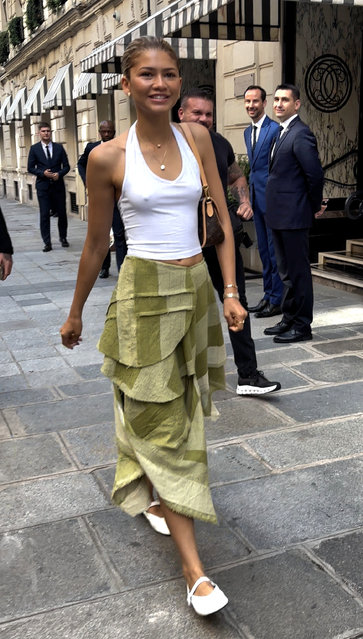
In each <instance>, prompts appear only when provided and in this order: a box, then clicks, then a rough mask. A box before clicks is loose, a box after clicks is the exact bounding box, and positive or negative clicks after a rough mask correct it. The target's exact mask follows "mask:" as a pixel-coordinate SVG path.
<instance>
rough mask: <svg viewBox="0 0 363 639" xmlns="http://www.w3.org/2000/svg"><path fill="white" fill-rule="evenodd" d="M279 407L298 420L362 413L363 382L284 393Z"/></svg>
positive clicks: (313, 419) (314, 419) (307, 420)
mask: <svg viewBox="0 0 363 639" xmlns="http://www.w3.org/2000/svg"><path fill="white" fill-rule="evenodd" d="M279 408H280V410H282V411H283V412H284V413H285V414H286V415H288V416H289V417H291V418H292V419H294V420H296V421H297V422H310V421H317V420H320V419H330V418H331V417H340V416H342V415H353V414H354V413H361V412H363V392H362V382H352V383H350V384H335V385H334V386H331V387H323V388H316V389H314V390H306V391H302V392H300V393H291V394H289V395H284V397H283V402H282V403H281V405H280V406H279Z"/></svg>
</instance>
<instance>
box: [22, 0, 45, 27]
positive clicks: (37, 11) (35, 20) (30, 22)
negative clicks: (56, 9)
mask: <svg viewBox="0 0 363 639" xmlns="http://www.w3.org/2000/svg"><path fill="white" fill-rule="evenodd" d="M43 20H44V15H43V2H42V0H28V3H27V5H26V11H25V22H26V26H27V27H28V29H29V31H30V33H34V31H35V30H36V29H37V28H38V27H39V25H41V24H42V22H43Z"/></svg>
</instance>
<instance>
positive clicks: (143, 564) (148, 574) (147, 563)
mask: <svg viewBox="0 0 363 639" xmlns="http://www.w3.org/2000/svg"><path fill="white" fill-rule="evenodd" d="M87 519H88V521H89V522H90V525H91V526H92V528H94V530H95V531H96V532H97V535H98V538H99V539H100V541H101V543H102V546H103V547H104V548H105V549H106V551H107V553H108V554H109V556H110V558H111V559H112V561H113V563H114V566H115V568H116V570H117V572H118V573H119V574H120V577H121V579H122V581H123V583H124V584H125V585H126V586H127V587H128V588H130V587H133V588H134V587H138V586H142V585H146V584H148V583H150V582H155V581H158V580H160V579H167V578H171V577H179V576H181V567H180V560H179V558H178V555H177V552H176V550H175V545H174V542H173V541H172V539H171V537H167V536H164V535H160V534H158V533H156V532H155V531H154V530H152V528H151V527H150V524H149V523H148V522H147V521H146V519H145V517H143V516H142V515H139V516H137V517H129V515H126V514H125V513H123V512H122V511H121V510H120V509H119V508H116V507H114V508H112V509H111V510H108V511H104V512H99V513H94V514H93V515H89V516H88V517H87ZM195 531H196V537H197V543H198V548H199V551H200V557H201V560H202V562H203V564H204V566H205V569H206V570H207V571H208V570H210V569H211V568H212V567H213V568H215V567H217V566H219V565H224V564H225V562H226V561H231V562H232V561H238V560H240V559H242V558H244V557H246V556H248V555H249V552H250V551H249V550H248V548H246V546H245V544H244V543H243V542H242V541H241V540H240V539H239V538H238V537H237V536H236V535H234V534H233V532H231V531H230V530H229V529H228V527H227V526H226V525H225V524H223V522H222V523H221V525H220V526H214V525H212V524H205V523H203V522H199V521H196V522H195Z"/></svg>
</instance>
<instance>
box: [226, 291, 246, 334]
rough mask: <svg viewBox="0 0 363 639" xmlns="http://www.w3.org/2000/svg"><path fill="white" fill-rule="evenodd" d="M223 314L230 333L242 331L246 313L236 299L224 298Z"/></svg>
mask: <svg viewBox="0 0 363 639" xmlns="http://www.w3.org/2000/svg"><path fill="white" fill-rule="evenodd" d="M223 312H224V317H225V318H226V320H227V324H228V328H229V330H230V331H234V332H235V333H237V331H242V330H243V327H244V323H245V319H246V317H247V315H248V313H247V311H246V309H245V308H243V306H242V304H240V302H239V301H238V300H237V299H235V298H234V297H229V298H225V300H224V304H223Z"/></svg>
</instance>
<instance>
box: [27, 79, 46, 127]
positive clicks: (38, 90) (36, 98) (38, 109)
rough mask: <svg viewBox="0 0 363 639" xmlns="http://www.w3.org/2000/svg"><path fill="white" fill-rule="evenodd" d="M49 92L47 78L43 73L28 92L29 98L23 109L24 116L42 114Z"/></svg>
mask: <svg viewBox="0 0 363 639" xmlns="http://www.w3.org/2000/svg"><path fill="white" fill-rule="evenodd" d="M46 92H47V78H46V77H45V76H44V75H43V77H42V78H39V79H38V80H37V81H36V83H35V84H34V86H33V88H32V89H31V91H30V92H29V94H28V99H27V101H26V102H25V106H24V110H23V118H26V116H27V115H41V113H42V103H43V100H44V98H45V94H46Z"/></svg>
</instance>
